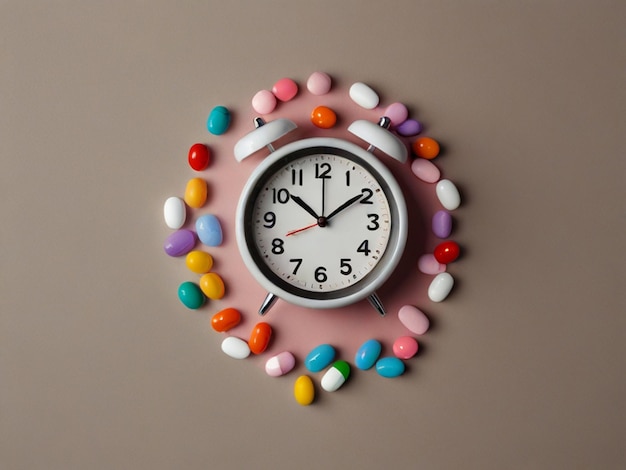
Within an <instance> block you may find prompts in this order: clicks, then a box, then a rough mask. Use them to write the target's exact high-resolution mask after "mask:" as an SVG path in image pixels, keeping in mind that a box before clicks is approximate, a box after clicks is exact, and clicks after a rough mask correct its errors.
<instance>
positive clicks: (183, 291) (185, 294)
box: [178, 281, 205, 310]
mask: <svg viewBox="0 0 626 470" xmlns="http://www.w3.org/2000/svg"><path fill="white" fill-rule="evenodd" d="M178 298H179V299H180V301H181V302H182V303H183V305H184V306H185V307H187V308H190V309H192V310H196V309H198V308H200V307H202V305H203V304H204V300H205V299H204V295H203V294H202V291H201V290H200V287H198V285H197V284H195V283H193V282H191V281H187V282H183V283H182V284H181V285H180V286H178Z"/></svg>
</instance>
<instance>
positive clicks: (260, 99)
mask: <svg viewBox="0 0 626 470" xmlns="http://www.w3.org/2000/svg"><path fill="white" fill-rule="evenodd" d="M252 108H253V109H254V110H255V111H256V112H257V113H259V114H269V113H271V112H272V111H274V109H275V108H276V96H274V93H272V92H271V91H269V90H261V91H259V92H258V93H257V94H256V95H254V97H253V98H252Z"/></svg>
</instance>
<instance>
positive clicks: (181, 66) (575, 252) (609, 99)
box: [0, 0, 626, 469]
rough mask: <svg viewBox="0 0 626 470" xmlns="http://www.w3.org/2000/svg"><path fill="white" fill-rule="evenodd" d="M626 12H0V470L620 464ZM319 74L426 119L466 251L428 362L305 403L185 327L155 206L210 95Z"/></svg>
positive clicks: (625, 462)
mask: <svg viewBox="0 0 626 470" xmlns="http://www.w3.org/2000/svg"><path fill="white" fill-rule="evenodd" d="M175 3H176V4H175ZM625 10H626V9H625V8H624V3H623V2H619V1H607V0H601V1H597V0H594V1H584V2H583V1H544V2H530V1H520V2H512V1H502V2H492V1H478V0H475V1H467V2H464V1H413V0H406V1H387V2H365V1H336V0H335V1H329V0H322V1H314V2H287V1H267V2H241V1H235V2H225V1H222V2H215V1H205V2H164V1H153V2H144V1H130V2H128V1H119V2H79V1H55V2H35V1H2V2H0V158H1V162H2V172H1V180H0V181H1V184H0V196H1V199H0V209H1V215H2V224H1V226H0V227H1V229H0V230H1V231H0V256H1V257H0V274H1V276H0V381H1V382H0V467H2V468H3V469H120V468H125V469H126V468H127V469H172V468H184V469H200V468H215V469H230V468H233V469H235V468H237V469H238V468H246V467H247V466H251V465H254V466H255V467H256V468H268V469H269V468H303V469H308V468H367V469H379V468H424V469H454V468H469V469H484V468H511V469H517V468H525V469H548V468H549V469H566V468H567V469H572V468H580V469H583V468H584V469H587V468H603V469H617V468H624V466H626V456H625V451H624V442H626V434H625V429H624V422H625V418H626V416H625V413H624V411H625V405H624V394H625V392H626V390H625V387H624V384H625V380H624V357H625V355H624V353H625V350H624V349H625V348H624V339H625V338H624V313H625V310H626V308H625V307H626V306H625V305H624V294H623V283H624V261H625V259H624V254H623V253H624V251H623V247H622V245H623V242H624V224H625V215H626V214H625V211H624V203H623V200H624V190H623V184H624V176H625V172H624V170H625V168H624V145H623V138H624V134H625V131H626V129H625V128H624V104H625V103H624V83H625V78H626V77H625V73H624V72H625V70H626V69H625V66H626V63H625V60H624V52H625V39H626V38H625V37H624V29H625V28H624V26H625V23H624V20H625V13H626V11H625ZM318 69H320V70H325V71H327V72H329V73H331V74H333V75H335V76H337V77H342V78H345V79H346V80H352V81H356V80H362V81H366V82H367V83H370V84H371V85H373V86H375V87H377V88H378V89H380V90H382V91H383V95H384V93H385V92H386V93H389V94H390V95H391V94H393V96H394V98H395V99H399V100H405V101H410V102H412V103H416V104H417V107H419V113H420V114H421V115H423V116H427V117H428V120H429V121H430V122H432V123H437V126H438V130H439V131H440V132H441V133H442V134H445V143H446V153H445V168H446V170H447V171H449V172H450V174H454V175H457V179H458V181H460V184H461V187H462V189H463V193H464V204H465V205H464V207H463V209H462V212H460V216H459V220H460V223H459V226H458V227H457V235H458V237H459V238H461V239H462V240H463V243H464V246H465V247H466V251H465V256H464V258H463V260H462V261H463V262H462V263H459V265H458V267H457V268H455V269H456V273H458V277H459V279H460V281H461V282H460V284H459V286H458V288H457V289H456V290H455V294H454V295H453V296H452V297H451V298H450V299H449V301H447V302H446V303H445V305H442V306H441V307H440V308H438V309H435V310H434V311H433V319H434V320H435V327H434V328H433V330H432V331H431V332H430V333H429V337H428V341H427V343H428V344H427V348H426V350H425V352H424V353H423V354H422V355H421V356H420V357H419V367H417V368H415V370H413V371H411V372H412V373H410V374H407V375H406V376H405V377H403V378H402V379H401V380H396V381H385V380H381V379H380V378H379V377H377V376H375V375H372V374H359V375H358V376H355V380H354V382H353V383H351V385H350V386H346V387H345V388H344V389H342V390H341V391H340V392H337V393H338V394H339V393H341V395H333V396H332V399H321V400H320V402H319V403H317V404H316V405H315V406H311V407H308V408H301V407H299V406H297V405H296V404H295V402H294V401H293V398H292V397H291V391H290V390H291V385H292V380H293V377H291V378H285V379H286V380H280V379H279V380H277V381H276V380H272V379H268V378H267V377H265V376H264V374H263V373H262V372H260V371H259V369H258V367H256V366H253V365H251V363H236V364H234V363H233V360H231V359H229V358H226V357H225V356H223V355H222V354H221V353H219V345H218V340H217V338H216V337H215V336H212V335H211V334H210V333H209V332H208V331H207V329H206V318H202V317H201V316H195V317H194V316H188V315H183V314H178V313H177V312H180V305H179V304H178V301H177V299H175V298H173V296H172V295H171V286H172V285H173V283H174V279H175V276H173V275H172V270H171V264H170V260H169V259H167V257H165V256H163V255H162V252H161V245H162V241H163V237H164V234H165V233H166V232H165V230H164V228H163V222H162V219H161V205H162V201H163V194H164V190H165V191H167V190H169V189H170V188H173V187H175V186H176V185H179V184H180V181H181V179H182V178H184V177H183V176H182V174H183V173H181V171H182V166H181V159H180V158H178V157H176V158H173V156H175V155H180V153H181V148H182V149H185V148H187V146H188V145H189V143H190V142H192V141H194V140H197V139H199V138H202V136H206V132H205V131H203V125H204V120H205V118H206V114H207V112H208V109H210V106H212V104H214V103H216V102H220V101H222V100H223V99H224V97H227V100H230V101H229V102H228V103H225V104H228V105H230V104H233V105H236V104H241V103H247V100H248V99H249V97H250V96H251V95H252V94H253V93H254V92H255V91H256V90H258V89H259V88H262V87H266V86H270V85H271V84H272V83H273V82H274V81H275V80H276V79H277V78H280V77H282V76H292V75H294V74H297V75H298V77H307V76H308V74H309V73H311V72H312V71H314V70H318ZM164 188H165V189H164ZM216 351H217V352H216Z"/></svg>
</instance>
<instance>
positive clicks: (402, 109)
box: [383, 103, 409, 126]
mask: <svg viewBox="0 0 626 470" xmlns="http://www.w3.org/2000/svg"><path fill="white" fill-rule="evenodd" d="M383 115H384V116H387V117H388V118H389V119H391V125H392V126H398V125H400V124H402V123H403V122H404V121H406V118H407V117H409V110H408V109H406V106H405V105H404V104H402V103H391V104H390V105H389V106H387V108H385V111H384V112H383Z"/></svg>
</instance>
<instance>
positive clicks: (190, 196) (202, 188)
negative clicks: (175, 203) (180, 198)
mask: <svg viewBox="0 0 626 470" xmlns="http://www.w3.org/2000/svg"><path fill="white" fill-rule="evenodd" d="M208 192H209V188H208V186H207V182H206V181H205V180H203V179H202V178H191V179H190V180H189V181H187V187H186V188H185V202H186V203H187V205H188V206H189V207H193V208H194V209H198V208H200V207H202V206H204V204H205V203H206V199H207V195H208Z"/></svg>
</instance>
